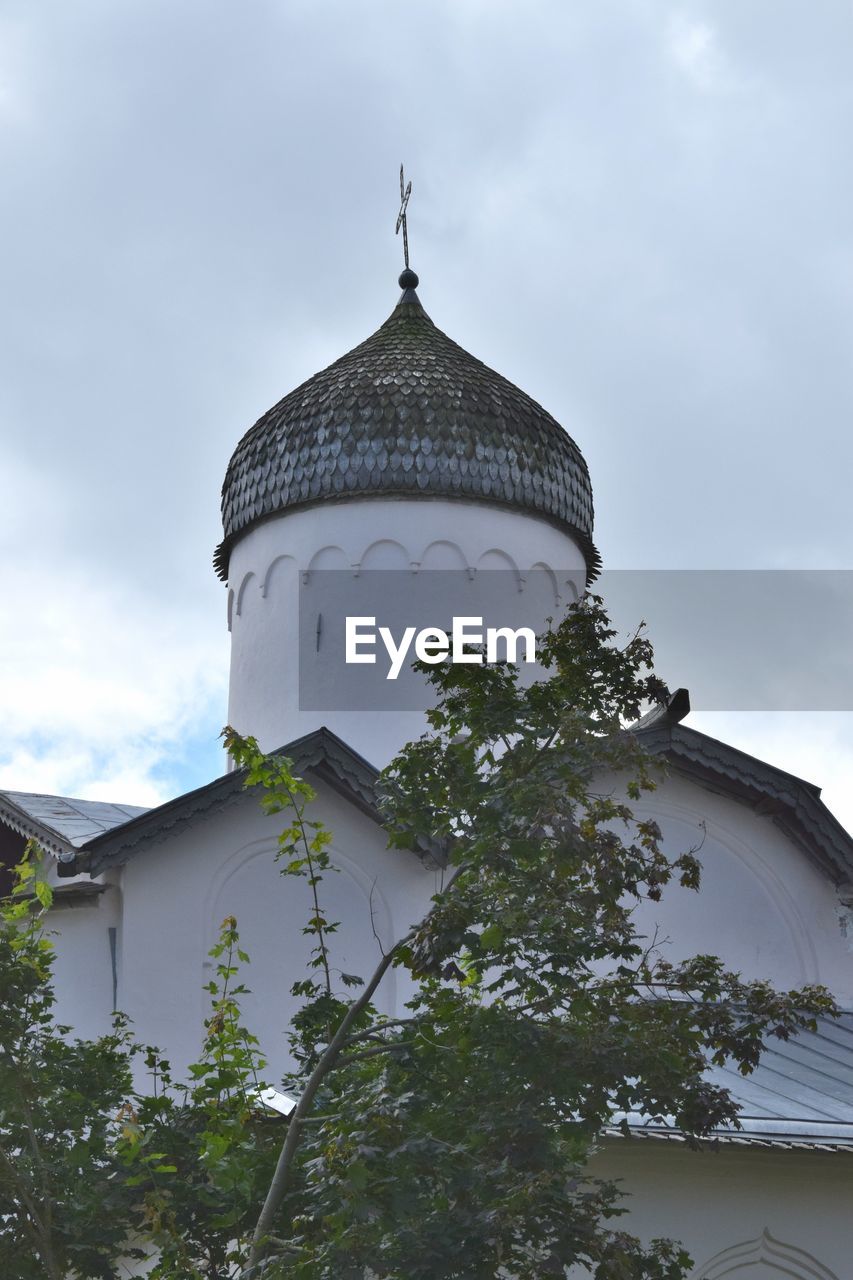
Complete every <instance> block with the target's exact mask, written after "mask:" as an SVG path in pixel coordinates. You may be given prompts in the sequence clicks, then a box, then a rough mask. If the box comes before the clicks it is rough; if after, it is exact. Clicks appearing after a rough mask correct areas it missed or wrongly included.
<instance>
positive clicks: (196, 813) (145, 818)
mask: <svg viewBox="0 0 853 1280" xmlns="http://www.w3.org/2000/svg"><path fill="white" fill-rule="evenodd" d="M272 754H274V755H283V756H287V757H288V758H289V759H291V760H292V761H293V763H294V765H295V767H296V769H297V770H298V771H299V772H300V773H305V772H308V771H310V772H311V773H313V774H314V775H315V777H317V778H320V779H322V781H324V782H326V783H327V784H328V785H329V786H330V787H332V789H333V790H335V791H337V792H338V793H339V794H340V795H342V796H344V798H345V799H346V800H348V801H349V802H350V803H351V804H353V805H355V807H356V808H357V809H360V810H361V812H362V813H365V814H367V816H368V817H369V818H372V819H373V821H374V822H376V823H379V822H380V821H381V820H380V815H379V805H378V800H377V794H376V782H377V780H378V778H379V770H378V769H376V768H375V767H374V766H373V765H372V764H370V763H369V762H368V761H367V760H365V759H364V757H363V756H360V755H359V754H358V752H357V751H353V749H352V748H351V747H349V746H347V744H346V743H345V742H344V741H343V739H342V738H339V737H338V736H337V734H335V733H332V731H331V730H330V729H317V730H315V731H314V732H313V733H308V734H305V736H304V737H302V738H297V739H296V740H295V741H294V742H290V743H287V744H286V745H285V746H283V747H281V748H280V749H279V750H278V751H276V752H273V753H272ZM245 779H246V770H245V769H232V770H231V771H230V772H229V773H226V774H224V775H223V776H222V777H220V778H216V779H214V781H213V782H208V783H206V784H205V785H204V786H203V787H197V788H196V790H195V791H188V792H187V793H186V794H185V795H182V796H177V797H176V799H174V800H169V801H167V802H166V804H161V805H159V806H158V807H157V808H156V809H149V810H147V811H145V812H143V813H141V814H140V815H139V816H138V817H135V818H133V819H132V820H131V821H129V822H125V823H124V824H123V825H122V826H121V827H117V828H115V829H114V830H111V831H105V832H103V833H101V834H98V835H96V836H94V837H93V838H92V839H90V840H87V841H86V842H85V843H83V844H82V845H81V846H80V849H79V856H78V860H77V864H76V867H75V870H77V871H88V872H89V873H90V874H91V875H98V874H99V873H100V872H102V871H104V870H106V868H107V867H109V866H117V865H118V866H120V865H121V864H123V863H125V862H127V860H128V858H131V857H133V856H134V855H135V854H136V853H138V852H140V851H141V849H142V848H143V847H144V846H148V845H150V844H152V843H159V842H160V841H161V840H165V839H166V838H167V837H168V836H169V835H171V834H172V832H173V831H174V830H175V829H176V828H180V827H183V826H187V825H189V824H190V823H192V822H194V821H195V820H196V819H197V818H200V817H202V816H205V815H207V814H209V813H214V812H218V811H219V810H222V809H224V808H226V807H228V806H229V805H231V804H233V803H234V802H235V801H236V800H238V799H239V797H240V796H242V795H243V794H244V792H245V790H246V788H245V787H244V782H245Z"/></svg>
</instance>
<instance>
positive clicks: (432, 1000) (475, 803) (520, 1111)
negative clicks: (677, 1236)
mask: <svg viewBox="0 0 853 1280" xmlns="http://www.w3.org/2000/svg"><path fill="white" fill-rule="evenodd" d="M613 640H614V632H613V631H612V629H611V628H610V626H609V623H608V620H607V617H606V614H605V612H604V610H603V606H602V603H601V601H600V600H598V599H595V598H588V599H587V600H586V601H584V602H582V603H581V604H579V605H578V606H576V607H574V608H573V609H572V610H570V611H569V613H568V615H567V617H566V618H565V619H564V620H563V622H562V623H561V624H560V625H558V626H557V627H555V628H554V629H553V630H552V631H551V632H550V633H549V634H548V635H547V636H546V637H545V639H544V645H543V647H542V649H541V659H542V662H543V665H544V667H545V668H546V670H547V672H548V676H547V678H546V679H545V680H543V681H542V682H540V683H536V684H534V685H532V686H530V687H524V686H522V685H521V684H520V682H519V680H518V673H517V671H516V670H515V669H514V668H512V667H510V666H506V665H504V666H491V667H473V666H470V667H469V666H452V665H450V664H444V665H441V666H430V667H422V669H423V670H424V672H425V674H426V675H427V676H428V678H429V679H430V680H431V681H432V682H433V684H434V686H435V689H436V693H437V707H436V709H435V710H434V711H433V712H432V713H431V714H430V716H429V719H430V725H431V732H430V733H429V734H427V735H425V736H424V737H423V738H421V739H420V740H419V741H417V742H415V743H412V744H410V745H409V746H407V747H406V748H405V749H404V750H403V752H402V753H401V754H400V756H398V758H397V759H396V760H395V761H394V762H393V764H392V765H391V767H390V768H389V770H388V771H387V772H386V775H385V801H386V817H387V827H388V831H389V834H390V838H391V841H392V844H394V845H395V846H397V847H399V848H401V849H403V848H405V849H411V848H412V847H414V846H416V845H418V844H420V845H421V846H424V845H426V846H429V847H433V848H435V847H436V845H438V846H439V847H440V848H441V849H442V850H443V856H444V858H445V859H446V877H445V881H444V885H443V887H442V889H441V891H440V892H439V893H438V894H437V895H436V897H435V899H434V900H433V905H432V907H431V909H430V911H429V912H428V914H427V915H426V916H425V918H424V919H423V920H422V921H421V922H420V923H419V924H418V925H416V926H415V927H414V928H413V929H412V930H411V932H410V933H408V934H407V935H406V936H405V937H403V938H401V939H399V940H398V941H397V943H396V944H395V945H394V946H393V947H392V949H391V950H390V951H388V952H387V953H385V954H383V955H382V956H381V958H380V960H379V963H378V964H377V967H376V970H375V971H374V973H373V974H372V975H371V976H369V977H367V979H366V982H365V985H364V986H363V988H362V990H361V991H360V992H359V994H358V995H357V996H355V997H349V998H347V997H346V996H345V994H344V993H342V992H335V991H334V990H333V989H332V986H331V983H330V979H329V965H328V959H327V957H328V951H329V947H330V945H331V944H330V937H329V935H330V932H331V930H332V927H333V926H331V925H330V923H329V922H327V921H326V920H325V918H324V916H323V913H322V907H321V881H322V876H323V874H324V873H325V872H327V870H328V860H327V858H326V855H325V834H324V833H323V831H322V829H321V828H318V827H316V826H311V827H309V826H308V825H307V822H306V817H305V809H306V804H307V803H308V800H309V798H310V797H309V796H308V793H307V792H306V791H304V790H298V791H295V790H294V780H293V779H292V776H291V775H290V771H289V764H288V762H286V761H282V760H275V759H273V760H265V759H264V758H263V756H262V755H261V754H260V753H259V752H258V750H257V745H256V744H255V743H253V742H252V741H251V740H248V741H247V740H242V739H240V738H238V737H237V735H235V734H233V733H229V734H228V746H229V749H230V750H231V752H232V754H233V755H234V756H235V758H236V759H237V761H238V762H239V763H240V764H242V765H243V766H244V767H246V768H247V770H248V782H249V784H250V785H251V784H257V783H260V784H262V785H263V786H264V787H265V788H266V804H267V806H268V808H271V809H276V808H288V807H289V808H290V809H291V810H292V812H293V813H294V818H293V821H292V823H291V825H290V827H289V829H288V831H287V832H286V833H285V836H284V839H283V853H284V856H285V858H286V863H287V865H286V870H288V871H289V872H290V873H292V874H305V875H307V876H308V877H309V881H310V883H311V885H312V888H313V889H314V892H315V909H314V914H313V916H312V918H311V920H310V921H309V922H308V924H307V926H306V928H307V930H308V931H310V932H311V933H312V935H313V937H314V939H315V943H316V948H315V954H314V965H315V974H318V975H320V976H319V978H318V977H316V976H315V977H311V978H309V979H307V980H305V981H301V982H299V983H298V984H297V986H296V988H295V990H296V991H297V992H298V993H299V994H300V995H301V996H302V997H303V998H304V1001H305V1004H304V1006H303V1008H302V1011H301V1012H300V1015H299V1017H298V1019H297V1020H296V1023H295V1024H294V1028H293V1049H294V1055H295V1058H296V1061H297V1064H298V1065H297V1069H296V1071H295V1073H294V1076H293V1079H292V1080H291V1081H290V1082H289V1084H290V1088H291V1089H292V1090H293V1091H294V1092H295V1093H296V1094H297V1095H298V1097H299V1104H298V1106H297V1108H296V1110H295V1112H294V1113H293V1115H292V1117H291V1119H290V1121H289V1126H288V1131H287V1136H286V1138H285V1140H284V1142H283V1144H282V1148H281V1152H280V1155H279V1159H278V1163H277V1167H276V1171H275V1174H274V1177H273V1180H272V1183H271V1186H270V1190H269V1193H268V1195H267V1197H266V1201H265V1204H264V1207H263V1209H262V1211H261V1215H260V1217H259V1220H258V1224H257V1227H256V1230H255V1235H254V1241H253V1246H252V1250H251V1253H250V1257H249V1262H248V1267H247V1271H246V1273H245V1274H251V1275H252V1276H261V1275H262V1276H264V1277H267V1276H289V1277H290V1276H292V1277H304V1278H305V1280H332V1278H333V1277H334V1280H342V1278H350V1277H351V1278H352V1280H355V1278H356V1277H358V1278H366V1277H381V1278H382V1280H397V1278H399V1280H402V1278H403V1277H406V1280H438V1278H446V1280H451V1278H456V1277H459V1278H460V1280H461V1278H462V1277H473V1276H476V1277H498V1276H507V1277H510V1276H511V1277H516V1278H517V1280H525V1278H527V1277H529V1278H530V1280H533V1277H537V1278H539V1277H543V1276H547V1275H554V1276H562V1275H564V1274H565V1271H566V1268H568V1267H569V1266H572V1265H576V1264H577V1265H580V1266H583V1267H586V1268H587V1269H588V1270H589V1271H590V1272H591V1273H592V1274H594V1275H595V1276H596V1277H599V1278H601V1280H604V1278H605V1277H606V1278H608V1280H623V1278H626V1280H627V1278H628V1277H631V1278H640V1277H647V1278H648V1280H663V1278H664V1277H667V1278H669V1280H675V1277H680V1276H682V1275H684V1274H685V1271H686V1268H687V1266H688V1265H689V1260H688V1259H687V1257H686V1255H685V1254H684V1252H683V1251H682V1250H681V1249H680V1248H679V1246H678V1245H677V1244H673V1243H669V1242H666V1241H656V1242H654V1243H653V1244H652V1245H651V1246H649V1247H647V1248H644V1247H643V1246H642V1245H641V1244H640V1243H639V1242H638V1241H637V1240H636V1239H634V1238H632V1237H631V1236H630V1235H628V1234H627V1233H625V1232H623V1231H620V1230H619V1229H618V1215H619V1213H620V1212H621V1211H622V1209H623V1207H624V1206H623V1202H622V1198H621V1194H620V1192H619V1190H618V1188H617V1187H616V1186H615V1185H613V1184H612V1183H608V1182H604V1181H601V1180H597V1179H593V1178H591V1177H590V1175H589V1173H588V1162H589V1158H590V1156H591V1155H592V1153H593V1152H594V1150H595V1148H596V1145H597V1143H598V1141H599V1135H600V1134H601V1132H602V1130H603V1129H604V1128H605V1127H607V1126H612V1125H613V1124H614V1123H618V1124H620V1125H621V1127H622V1128H623V1129H624V1130H625V1132H626V1133H627V1129H628V1126H627V1119H626V1117H627V1115H628V1114H629V1113H632V1112H633V1113H637V1112H639V1113H643V1114H646V1115H649V1116H652V1117H655V1118H657V1119H660V1120H665V1121H667V1122H668V1123H671V1124H672V1125H674V1126H676V1127H677V1128H678V1129H680V1130H681V1131H682V1132H683V1133H684V1134H685V1135H686V1137H687V1138H688V1140H690V1141H693V1142H697V1141H699V1140H700V1139H701V1138H702V1137H703V1136H706V1135H708V1134H709V1133H710V1132H711V1131H712V1130H713V1129H715V1128H717V1127H719V1126H721V1125H724V1124H737V1112H736V1107H735V1104H734V1102H733V1100H732V1098H731V1097H730V1095H729V1094H728V1092H727V1091H726V1090H725V1089H722V1088H719V1087H716V1086H713V1085H710V1084H709V1083H708V1082H707V1080H706V1079H705V1077H704V1071H705V1068H706V1066H707V1064H708V1062H709V1061H713V1062H722V1061H724V1060H726V1059H732V1060H733V1061H734V1062H735V1063H737V1065H738V1066H739V1068H740V1070H741V1071H743V1072H745V1073H747V1072H749V1071H750V1070H751V1069H752V1068H753V1067H754V1066H755V1064H756V1063H757V1061H758V1058H759V1055H760V1053H761V1049H762V1043H763V1040H764V1038H765V1037H766V1036H768V1035H771V1036H773V1035H775V1036H778V1037H781V1038H783V1039H784V1038H787V1037H788V1036H790V1035H791V1034H792V1033H794V1032H796V1031H797V1030H798V1029H800V1028H803V1027H811V1026H813V1025H814V1021H813V1020H814V1017H815V1015H816V1014H818V1013H825V1012H831V1011H832V1009H833V1005H832V1001H831V999H830V997H829V995H828V993H827V992H826V991H825V990H823V989H821V988H804V989H803V990H801V991H797V992H790V993H786V994H782V993H777V992H775V991H774V990H772V989H771V987H770V986H769V985H768V984H766V983H763V982H744V981H743V980H742V979H741V978H740V977H739V976H738V975H737V974H734V973H729V972H727V971H726V970H725V968H724V966H723V964H722V962H721V961H720V960H719V959H717V958H715V957H713V956H697V957H695V958H694V959H692V960H690V961H688V962H686V963H684V964H681V965H673V964H671V963H668V962H667V961H666V960H665V959H664V958H662V957H661V956H660V955H659V954H657V953H656V951H655V948H654V946H653V945H652V944H651V942H650V940H649V939H647V938H644V937H642V936H640V934H639V933H638V930H637V926H636V923H635V919H634V909H635V907H636V905H637V903H638V902H639V901H641V900H642V899H643V898H648V899H651V900H658V899H659V898H660V896H661V894H662V892H663V891H664V889H665V887H666V885H667V884H668V883H670V881H671V880H672V879H673V878H676V879H677V880H678V881H679V882H680V883H681V884H682V885H685V886H687V887H690V888H693V889H698V888H699V883H700V865H699V861H698V859H697V857H696V851H691V850H685V851H682V852H680V853H678V854H677V855H676V856H674V857H671V856H668V855H667V854H666V852H665V851H664V849H663V847H662V844H661V835H660V831H659V830H658V828H657V826H656V825H655V824H654V823H653V822H649V821H636V820H635V819H634V818H633V816H632V813H631V810H630V801H632V800H636V799H638V798H639V797H640V795H641V794H642V792H644V791H648V790H650V789H653V788H654V786H655V772H654V769H653V766H652V764H651V762H650V761H649V759H647V758H646V757H645V755H644V754H643V752H642V751H641V749H640V748H639V746H638V744H637V741H636V739H634V738H633V737H632V736H631V734H630V733H629V732H627V731H626V728H627V726H628V725H630V723H632V722H633V721H635V720H636V719H637V717H638V715H639V714H640V711H641V707H642V705H643V703H644V702H645V701H646V700H647V699H648V698H650V697H654V696H656V695H657V694H658V692H659V690H660V685H659V683H658V682H657V681H656V680H655V679H654V677H653V676H652V675H651V674H650V671H651V659H652V654H651V649H650V646H649V644H648V642H647V641H646V640H645V638H644V637H643V636H642V635H641V634H638V635H637V636H635V637H634V639H633V640H632V641H631V642H630V643H629V644H628V645H627V646H626V647H625V648H624V649H621V650H620V649H619V648H618V647H616V646H615V645H614V643H613ZM604 776H606V777H607V778H609V779H610V780H611V781H610V783H609V785H608V786H607V787H606V788H604V789H602V786H601V779H602V777H604ZM614 777H615V778H621V780H622V787H621V790H622V793H623V794H624V799H621V798H619V794H618V793H615V794H614V793H613V791H612V788H613V781H612V780H613V779H614ZM394 965H397V966H401V967H403V968H405V969H406V970H408V972H409V973H410V975H411V976H412V977H413V978H414V979H415V981H416V983H417V994H416V995H415V997H414V998H413V999H412V1001H411V1002H410V1003H409V1005H408V1006H407V1008H406V1010H405V1012H404V1013H403V1015H402V1016H401V1017H399V1018H396V1019H393V1020H388V1019H382V1018H380V1017H378V1016H377V1014H376V1012H375V1009H374V1008H373V1006H372V1004H371V1001H372V998H373V995H374V993H375V991H376V989H377V987H378V986H379V984H380V982H381V981H382V978H383V977H384V975H385V974H386V973H387V971H388V970H389V968H390V967H391V966H394ZM350 981H352V979H350Z"/></svg>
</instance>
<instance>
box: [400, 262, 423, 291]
mask: <svg viewBox="0 0 853 1280" xmlns="http://www.w3.org/2000/svg"><path fill="white" fill-rule="evenodd" d="M397 283H398V284H399V286H400V288H401V289H417V287H418V284H419V283H420V282H419V280H418V277H417V276H416V275H415V273H414V271H412V269H411V267H406V269H405V271H401V272H400V279H399V280H398V281H397Z"/></svg>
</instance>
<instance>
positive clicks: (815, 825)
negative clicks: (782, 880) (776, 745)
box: [631, 691, 853, 886]
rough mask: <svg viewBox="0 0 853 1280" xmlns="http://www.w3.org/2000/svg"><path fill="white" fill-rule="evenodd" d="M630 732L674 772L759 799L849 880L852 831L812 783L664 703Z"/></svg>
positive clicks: (838, 880) (840, 878) (816, 858)
mask: <svg viewBox="0 0 853 1280" xmlns="http://www.w3.org/2000/svg"><path fill="white" fill-rule="evenodd" d="M679 692H681V691H679ZM631 733H632V734H633V735H634V736H635V737H636V738H637V740H638V741H639V742H640V744H641V745H642V746H643V747H644V749H645V750H646V751H648V752H649V753H650V754H652V755H662V756H665V757H667V759H668V760H669V761H670V764H671V767H672V768H673V769H674V770H675V771H676V772H679V773H682V774H685V775H689V776H690V777H692V778H693V779H694V780H695V781H697V782H699V783H700V784H702V785H704V786H706V787H707V788H708V789H709V790H713V791H721V790H722V791H724V792H725V793H726V794H728V795H733V796H735V798H737V799H740V800H745V801H750V802H752V803H755V802H756V801H758V803H760V804H762V806H763V809H762V812H763V813H764V814H765V815H766V816H768V817H770V818H771V820H772V821H773V822H774V824H775V825H776V826H777V827H779V829H780V830H782V831H784V832H785V834H786V835H787V836H788V837H789V838H790V839H792V840H793V841H794V843H796V844H797V845H799V847H800V848H801V849H802V850H803V851H804V852H805V853H806V855H807V856H808V857H809V859H810V860H811V861H812V862H813V863H814V864H815V865H816V866H818V867H819V868H820V870H822V871H823V872H824V873H825V874H826V875H828V876H829V878H830V879H831V880H832V881H833V882H834V883H835V884H836V885H837V886H840V885H845V884H853V836H851V834H850V832H848V831H847V830H846V828H845V827H844V826H843V825H842V824H841V823H840V822H839V820H838V819H837V818H836V817H835V814H834V813H832V812H831V810H830V809H828V808H827V806H826V805H825V804H824V802H823V800H822V799H821V789H820V787H819V786H817V785H816V784H815V783H813V782H807V781H806V780H805V779H803V778H799V777H797V776H796V774H793V773H788V772H786V770H784V769H780V768H778V767H777V766H776V765H772V764H768V763H767V761H765V760H760V759H758V757H757V756H752V755H750V754H749V753H748V752H746V751H742V750H741V749H740V748H739V747H734V746H732V745H731V744H730V743H727V742H723V741H721V739H719V738H713V737H711V736H710V734H707V733H702V732H701V731H700V730H699V729H693V728H691V727H690V726H688V725H685V724H681V723H680V722H679V721H678V720H676V719H675V718H673V716H672V715H670V714H668V710H667V707H666V706H664V707H661V708H656V709H655V710H653V711H652V712H650V713H649V714H648V715H646V716H644V717H643V718H642V719H641V720H639V721H638V722H637V723H636V724H635V725H634V726H632V728H631Z"/></svg>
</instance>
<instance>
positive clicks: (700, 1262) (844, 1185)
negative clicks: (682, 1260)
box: [575, 1139, 853, 1280]
mask: <svg viewBox="0 0 853 1280" xmlns="http://www.w3.org/2000/svg"><path fill="white" fill-rule="evenodd" d="M591 1172H592V1173H593V1175H597V1176H601V1177H607V1178H617V1179H624V1189H625V1190H626V1191H627V1192H629V1194H630V1199H629V1200H628V1201H627V1204H628V1205H629V1206H630V1212H629V1213H628V1214H627V1215H626V1216H624V1217H622V1218H620V1219H617V1220H615V1221H614V1224H613V1225H614V1226H615V1227H616V1228H617V1229H624V1230H627V1231H631V1232H633V1233H634V1234H636V1235H638V1236H640V1238H641V1239H644V1240H645V1241H647V1242H648V1241H649V1240H651V1239H653V1238H654V1237H655V1236H668V1237H670V1238H672V1239H676V1240H680V1241H681V1242H682V1243H683V1244H684V1246H685V1247H686V1248H687V1250H688V1252H689V1253H690V1255H691V1256H692V1258H693V1260H694V1263H695V1267H694V1270H693V1272H692V1273H691V1275H692V1277H693V1280H724V1278H725V1280H782V1278H783V1277H784V1278H785V1280H849V1277H850V1276H851V1274H853V1263H851V1258H853V1214H851V1212H850V1206H851V1203H853V1153H849V1152H807V1151H806V1152H798V1151H775V1152H771V1151H766V1150H761V1149H754V1148H753V1149H749V1148H732V1147H726V1146H723V1147H721V1148H720V1149H719V1150H717V1151H710V1150H708V1151H690V1150H687V1149H685V1148H684V1147H682V1146H680V1145H679V1144H675V1143H668V1142H667V1143H665V1142H657V1141H655V1140H652V1139H630V1140H618V1139H614V1140H613V1141H612V1142H608V1143H607V1144H605V1147H604V1149H603V1150H602V1152H601V1153H600V1154H599V1155H598V1156H597V1157H596V1158H595V1160H594V1161H593V1163H592V1166H591ZM765 1233H768V1234H769V1239H767V1238H766V1237H765V1238H764V1240H762V1237H763V1236H765ZM738 1246H741V1247H740V1248H738ZM575 1274H576V1275H580V1274H582V1273H580V1272H576V1273H575Z"/></svg>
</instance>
